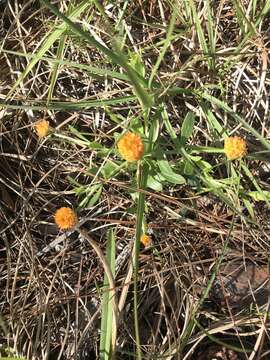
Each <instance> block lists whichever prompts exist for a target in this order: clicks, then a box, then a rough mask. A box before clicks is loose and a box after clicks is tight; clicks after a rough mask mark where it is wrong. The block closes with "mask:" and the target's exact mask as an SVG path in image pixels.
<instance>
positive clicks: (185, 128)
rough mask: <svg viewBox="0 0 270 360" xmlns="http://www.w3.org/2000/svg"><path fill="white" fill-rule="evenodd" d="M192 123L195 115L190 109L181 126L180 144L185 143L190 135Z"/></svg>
mask: <svg viewBox="0 0 270 360" xmlns="http://www.w3.org/2000/svg"><path fill="white" fill-rule="evenodd" d="M194 123H195V116H194V114H193V113H192V112H191V111H189V112H188V113H187V115H186V116H185V119H184V121H183V124H182V128H181V139H180V145H181V146H183V145H185V143H186V142H187V140H188V139H189V137H190V136H191V135H192V131H193V127H194Z"/></svg>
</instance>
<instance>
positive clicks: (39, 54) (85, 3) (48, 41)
mask: <svg viewBox="0 0 270 360" xmlns="http://www.w3.org/2000/svg"><path fill="white" fill-rule="evenodd" d="M90 5H91V1H90V2H89V1H88V0H85V1H83V2H82V3H81V4H79V5H78V6H77V7H76V8H75V9H74V10H73V11H72V12H71V13H70V14H69V17H70V18H71V19H76V18H77V17H78V16H79V15H80V14H81V13H82V12H83V11H85V10H86V9H87V8H88V7H89V6H90ZM67 28H68V26H67V25H66V24H65V23H62V24H61V25H59V26H57V28H56V29H55V30H54V31H53V32H52V33H50V34H49V35H48V36H47V38H46V39H45V41H44V42H43V44H42V46H41V47H40V49H39V50H38V52H37V53H36V54H35V56H34V57H33V59H32V61H31V62H30V63H29V64H28V65H27V66H26V69H25V70H24V72H23V73H22V74H21V75H20V76H19V78H18V79H17V80H16V82H15V84H14V85H13V86H12V88H11V89H10V91H9V92H8V94H7V96H6V100H8V99H10V97H11V96H12V94H13V93H14V92H15V91H16V89H17V87H18V86H19V85H20V84H21V82H22V81H23V79H24V78H25V77H26V76H27V75H28V74H29V72H30V71H31V70H32V69H33V67H34V66H35V65H36V64H37V62H38V61H39V60H40V59H41V58H42V56H43V55H44V54H45V53H46V52H47V51H48V50H49V49H50V47H51V46H52V45H53V44H54V43H55V41H56V40H57V39H59V38H60V37H61V35H62V34H63V33H64V32H65V31H66V30H67Z"/></svg>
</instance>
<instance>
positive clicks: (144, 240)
mask: <svg viewBox="0 0 270 360" xmlns="http://www.w3.org/2000/svg"><path fill="white" fill-rule="evenodd" d="M140 241H141V243H142V244H143V245H144V247H147V246H149V245H151V243H152V239H151V236H149V235H146V234H142V236H141V239H140Z"/></svg>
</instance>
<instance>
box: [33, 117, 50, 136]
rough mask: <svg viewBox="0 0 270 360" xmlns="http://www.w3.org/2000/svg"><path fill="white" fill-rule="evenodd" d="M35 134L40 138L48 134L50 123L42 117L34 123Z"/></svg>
mask: <svg viewBox="0 0 270 360" xmlns="http://www.w3.org/2000/svg"><path fill="white" fill-rule="evenodd" d="M34 127H35V131H36V133H37V136H38V137H39V138H40V139H42V138H44V137H45V136H47V135H48V132H49V128H50V124H49V121H47V120H45V119H43V120H40V121H38V122H36V123H35V125H34Z"/></svg>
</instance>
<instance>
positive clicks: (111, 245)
mask: <svg viewBox="0 0 270 360" xmlns="http://www.w3.org/2000/svg"><path fill="white" fill-rule="evenodd" d="M106 258H107V261H108V264H109V266H110V268H111V272H112V274H113V276H115V235H114V231H113V230H112V229H110V230H109V231H108V243H107V251H106ZM112 296H113V295H112V294H111V292H110V291H109V280H108V277H107V275H106V273H105V274H104V283H103V295H102V302H101V313H102V315H101V331H100V359H102V360H109V359H110V358H111V357H110V352H111V340H112V330H113V322H112V319H113V305H112V301H111V297H112Z"/></svg>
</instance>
